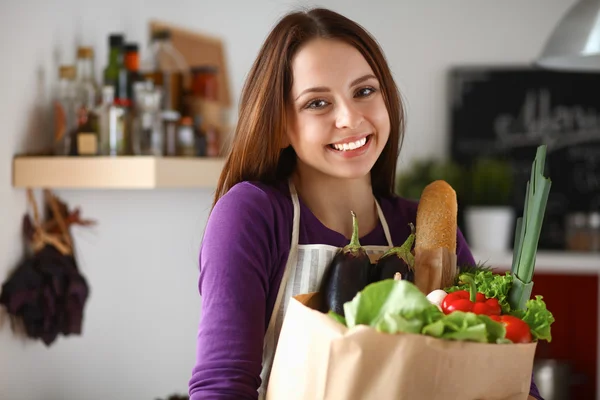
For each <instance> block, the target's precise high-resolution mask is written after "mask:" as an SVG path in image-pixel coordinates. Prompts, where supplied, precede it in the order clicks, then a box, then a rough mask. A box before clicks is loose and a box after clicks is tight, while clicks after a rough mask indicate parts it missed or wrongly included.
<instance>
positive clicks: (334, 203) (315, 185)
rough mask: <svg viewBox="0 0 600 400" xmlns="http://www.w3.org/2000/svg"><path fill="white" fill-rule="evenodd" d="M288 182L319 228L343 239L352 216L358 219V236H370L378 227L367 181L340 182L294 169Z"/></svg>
mask: <svg viewBox="0 0 600 400" xmlns="http://www.w3.org/2000/svg"><path fill="white" fill-rule="evenodd" d="M292 182H293V183H294V186H295V187H296V190H297V192H298V196H300V198H302V202H303V203H304V204H305V205H306V206H307V207H308V208H309V209H310V210H311V212H312V213H313V214H314V215H315V216H316V217H317V219H319V221H321V223H322V224H323V225H325V226H326V227H328V228H329V229H331V230H334V231H336V232H338V233H340V234H342V235H344V237H346V238H347V239H348V240H349V239H350V237H351V236H352V216H351V214H350V211H354V213H355V214H356V217H357V219H358V229H359V236H360V237H362V236H364V235H365V234H367V233H369V232H371V231H372V230H373V229H375V227H376V226H377V223H378V220H379V218H378V216H377V208H376V205H375V198H374V196H373V189H372V187H371V177H370V175H367V176H365V177H363V178H360V179H340V178H335V177H331V176H327V175H324V174H321V173H320V172H318V171H315V170H312V169H309V168H297V169H296V171H295V172H294V174H293V175H292Z"/></svg>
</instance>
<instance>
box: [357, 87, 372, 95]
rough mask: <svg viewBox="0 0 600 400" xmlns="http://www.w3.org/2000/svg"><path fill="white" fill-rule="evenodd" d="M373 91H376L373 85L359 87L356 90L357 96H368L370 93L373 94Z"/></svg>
mask: <svg viewBox="0 0 600 400" xmlns="http://www.w3.org/2000/svg"><path fill="white" fill-rule="evenodd" d="M373 93H375V89H374V88H372V87H365V88H362V89H359V90H358V91H357V92H356V97H368V96H370V95H372V94H373Z"/></svg>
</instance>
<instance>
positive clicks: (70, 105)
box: [54, 65, 77, 156]
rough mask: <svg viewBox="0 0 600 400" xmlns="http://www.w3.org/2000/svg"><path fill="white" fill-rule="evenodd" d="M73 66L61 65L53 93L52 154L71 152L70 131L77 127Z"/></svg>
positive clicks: (58, 154)
mask: <svg viewBox="0 0 600 400" xmlns="http://www.w3.org/2000/svg"><path fill="white" fill-rule="evenodd" d="M75 75H76V71H75V66H73V65H62V66H60V68H59V79H58V84H57V86H56V93H55V95H54V155H57V156H66V155H69V154H70V152H71V133H72V132H73V131H74V130H75V129H76V128H77V101H76V100H77V90H76V88H77V87H76V85H75Z"/></svg>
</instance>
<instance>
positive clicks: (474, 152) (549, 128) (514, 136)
mask: <svg viewBox="0 0 600 400" xmlns="http://www.w3.org/2000/svg"><path fill="white" fill-rule="evenodd" d="M449 83H450V88H449V94H450V105H451V109H450V136H451V155H452V158H453V159H454V160H455V161H457V162H458V163H460V164H461V165H464V166H467V165H469V164H471V162H472V161H473V160H474V159H476V158H477V157H481V156H486V155H492V156H501V157H503V158H506V159H509V160H510V161H511V163H512V165H513V170H514V174H515V184H516V190H515V193H514V199H513V205H514V206H515V208H516V210H517V213H518V214H517V215H521V214H522V210H523V202H524V199H525V189H526V182H527V180H528V179H529V174H530V172H531V165H532V162H533V160H534V158H535V152H536V148H537V146H539V145H540V144H546V145H547V156H546V157H547V159H546V166H547V169H546V174H547V176H549V177H550V179H551V180H552V188H551V192H550V196H549V199H548V205H547V209H546V218H545V220H544V226H543V229H542V234H541V237H540V244H539V248H540V249H563V248H564V247H565V224H564V222H565V221H564V220H565V218H564V216H565V214H567V213H569V212H574V211H584V212H589V211H591V210H598V209H600V72H599V73H572V72H569V73H566V72H553V71H547V70H541V69H536V68H531V67H528V66H525V67H508V68H506V67H492V68H490V67H476V68H475V67H458V68H453V69H452V70H451V71H450V79H449Z"/></svg>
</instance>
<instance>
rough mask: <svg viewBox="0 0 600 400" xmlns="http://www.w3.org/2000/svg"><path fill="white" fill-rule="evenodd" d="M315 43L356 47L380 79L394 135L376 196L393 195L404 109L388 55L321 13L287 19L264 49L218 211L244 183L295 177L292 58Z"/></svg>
mask: <svg viewBox="0 0 600 400" xmlns="http://www.w3.org/2000/svg"><path fill="white" fill-rule="evenodd" d="M315 38H326V39H338V40H342V41H344V42H346V43H348V44H350V45H352V46H353V47H355V48H356V49H357V50H358V51H360V53H361V54H362V55H363V57H364V58H365V59H366V60H367V62H368V63H369V65H370V67H371V68H372V69H373V72H374V73H375V76H376V77H377V79H378V80H379V82H380V85H381V91H382V95H383V99H384V102H385V105H386V108H387V110H388V114H389V117H390V136H389V140H388V142H387V144H386V145H385V147H384V149H383V151H382V153H381V155H380V156H379V159H378V160H377V161H376V162H375V165H374V166H373V169H372V170H371V182H372V186H373V192H374V193H375V194H377V195H391V194H392V193H393V191H394V182H395V176H396V162H397V158H398V153H399V149H400V146H401V142H402V139H403V136H404V135H403V134H404V109H403V107H402V103H401V99H400V94H399V92H398V88H397V87H396V84H395V82H394V79H393V77H392V74H391V72H390V69H389V67H388V64H387V62H386V59H385V56H384V55H383V52H382V50H381V49H380V47H379V45H378V44H377V42H376V40H375V39H374V38H373V37H372V36H371V35H370V34H369V33H368V32H366V30H365V29H364V28H362V27H361V26H360V25H358V24H357V23H355V22H353V21H352V20H350V19H348V18H346V17H344V16H342V15H340V14H338V13H336V12H334V11H330V10H327V9H322V8H316V9H312V10H309V11H304V12H300V11H298V12H292V13H290V14H287V15H286V16H284V17H283V18H282V19H281V21H279V23H278V24H277V25H276V26H275V28H274V29H273V30H272V31H271V33H270V34H269V36H268V37H267V39H266V40H265V42H264V44H263V46H262V48H261V49H260V51H259V53H258V57H257V58H256V60H255V61H254V64H253V65H252V68H251V70H250V73H249V74H248V76H247V78H246V82H245V85H244V88H243V91H242V96H241V100H240V108H239V118H238V122H237V126H236V130H235V137H234V139H233V142H232V144H231V149H230V151H229V154H228V156H227V159H226V161H225V166H224V168H223V171H222V172H221V176H220V178H219V182H218V184H217V191H216V193H215V198H214V203H213V206H214V204H216V202H217V201H218V200H219V199H220V198H221V196H223V195H224V194H225V193H227V191H229V189H231V188H232V187H233V186H234V185H235V184H237V183H239V182H242V181H260V182H264V183H274V182H276V181H277V180H279V179H284V178H287V177H289V176H290V174H291V173H292V170H293V168H294V166H295V163H296V154H295V152H294V150H293V149H292V148H291V146H288V147H287V148H285V149H282V145H283V143H284V135H285V128H286V122H287V121H286V109H287V105H288V102H289V101H290V99H289V96H290V91H291V87H292V68H291V65H292V59H293V57H294V55H295V54H296V52H297V51H298V49H299V48H300V47H301V46H302V45H303V44H305V43H306V42H308V41H309V40H311V39H315Z"/></svg>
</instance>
